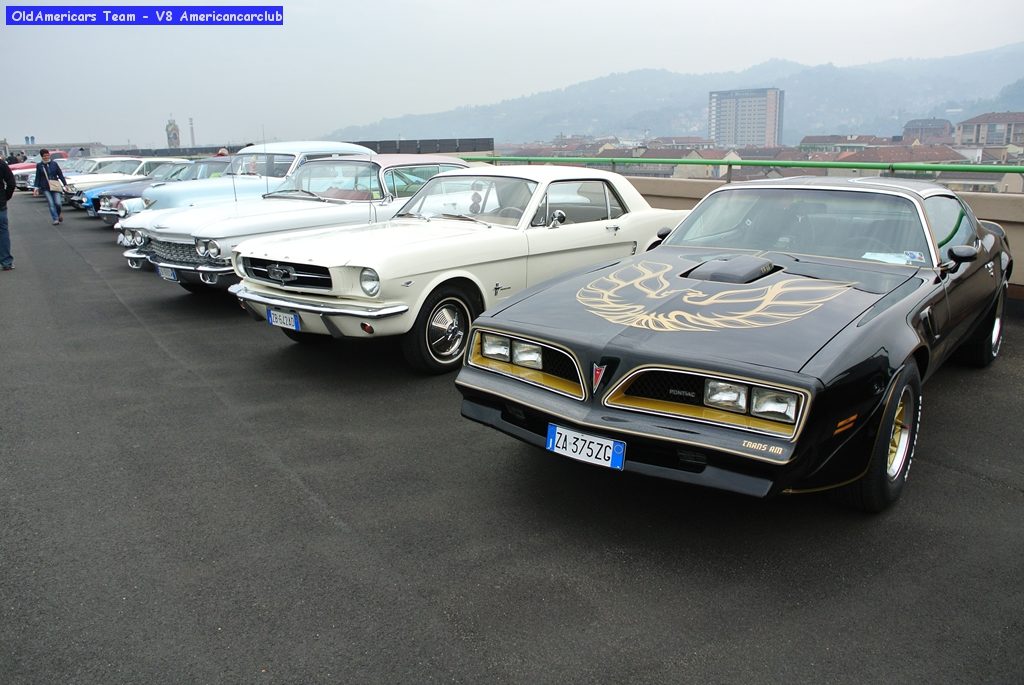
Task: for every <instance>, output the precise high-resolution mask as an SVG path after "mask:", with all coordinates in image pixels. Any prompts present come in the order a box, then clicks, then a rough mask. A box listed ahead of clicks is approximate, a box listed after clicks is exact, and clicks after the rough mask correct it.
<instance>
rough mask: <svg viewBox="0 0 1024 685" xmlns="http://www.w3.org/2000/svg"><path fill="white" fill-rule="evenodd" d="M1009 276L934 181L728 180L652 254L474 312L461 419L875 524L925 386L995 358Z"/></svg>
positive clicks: (963, 208)
mask: <svg viewBox="0 0 1024 685" xmlns="http://www.w3.org/2000/svg"><path fill="white" fill-rule="evenodd" d="M540 230H557V229H540ZM1012 267H1013V260H1012V257H1011V254H1010V250H1009V247H1008V245H1007V240H1006V235H1005V234H1004V232H1003V230H1002V229H1001V228H1000V227H999V226H998V225H997V224H994V223H991V222H986V221H978V220H977V219H976V217H975V216H974V214H973V212H972V211H971V209H970V207H968V206H967V205H966V204H965V203H964V202H962V201H961V200H960V199H959V198H958V197H957V196H956V195H955V194H954V193H952V192H950V191H949V190H947V189H946V188H943V187H941V186H938V185H933V184H930V183H925V182H919V181H910V180H903V179H896V178H881V177H879V178H858V179H824V178H799V179H789V180H785V181H768V182H752V183H737V184H731V185H726V186H723V187H721V188H719V189H717V190H715V191H714V192H712V193H710V194H708V196H707V197H705V198H704V199H703V200H702V201H701V202H700V203H699V204H698V205H697V206H696V207H695V208H694V210H693V212H692V213H691V214H690V215H689V216H688V217H687V218H686V219H685V220H684V221H683V222H682V223H681V224H680V225H679V226H677V227H676V228H675V229H674V230H673V231H672V232H671V233H670V234H668V235H667V236H666V237H665V239H664V242H663V243H662V244H661V245H659V246H658V247H657V248H656V249H653V250H651V251H649V252H645V253H642V254H638V255H635V256H633V257H630V258H628V259H625V260H622V261H619V262H615V263H612V264H603V265H599V266H595V267H594V268H592V269H589V270H587V271H585V272H577V273H575V274H572V275H569V276H565V277H562V278H559V279H557V280H555V281H550V282H548V283H546V284H543V285H540V286H538V287H536V288H533V289H530V290H526V291H523V292H522V293H520V294H519V295H518V296H516V297H513V298H510V301H509V302H507V303H504V304H503V305H502V306H501V307H497V308H493V309H491V310H490V311H487V312H485V313H484V314H483V315H481V316H480V317H479V318H478V319H477V320H476V321H475V322H474V325H473V328H472V330H471V332H470V335H471V340H470V344H469V345H468V346H467V351H466V357H465V364H464V366H463V368H462V370H461V371H460V373H459V375H458V378H457V379H456V384H457V387H458V389H459V391H460V392H461V393H462V396H463V402H462V414H463V416H465V417H467V418H469V419H472V420H474V421H478V422H480V423H483V424H486V425H489V426H492V427H494V428H496V429H498V430H500V431H502V432H504V433H507V434H508V435H511V436H512V437H515V438H518V439H520V440H523V441H525V442H528V443H530V444H533V445H536V446H538V447H541V448H544V449H546V450H548V451H551V452H553V453H555V454H558V455H562V456H564V457H568V458H572V459H577V460H579V461H583V462H587V463H589V464H593V465H596V466H600V467H606V468H612V469H619V470H626V471H634V472H637V473H643V474H647V475H651V476H657V477H661V478H668V479H673V480H677V481H683V482H686V483H693V484H698V485H704V486H708V487H713V488H720V489H723V490H730V491H734V492H740V493H745V494H748V495H753V496H758V497H764V496H769V495H774V494H778V493H798V492H813V491H820V490H835V491H836V494H837V495H838V496H839V497H840V499H842V500H845V501H846V502H848V503H850V504H852V505H853V506H856V507H859V508H861V509H864V510H866V511H880V510H882V509H884V508H886V507H887V506H889V505H890V504H892V503H893V502H895V501H896V499H897V498H898V497H899V496H900V493H901V491H902V489H903V487H904V484H905V482H906V479H907V474H908V472H909V469H910V464H911V461H912V459H913V456H914V446H915V443H916V441H917V432H918V428H919V425H920V421H921V386H922V383H923V382H924V381H925V380H927V379H928V377H929V376H930V375H931V374H932V373H934V372H935V370H936V369H937V368H938V367H939V365H940V364H942V363H943V362H944V361H945V360H946V359H948V358H950V357H953V356H957V357H959V358H961V359H962V360H963V361H965V362H967V363H969V364H972V365H975V366H979V367H984V366H987V365H988V364H990V363H991V362H992V361H993V360H994V359H995V358H996V356H997V355H998V353H999V346H1000V343H1001V341H1002V313H1003V303H1004V300H1005V297H1006V291H1007V283H1008V281H1009V277H1010V272H1011V269H1012Z"/></svg>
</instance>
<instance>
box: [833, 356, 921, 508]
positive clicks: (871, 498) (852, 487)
mask: <svg viewBox="0 0 1024 685" xmlns="http://www.w3.org/2000/svg"><path fill="white" fill-rule="evenodd" d="M920 424H921V374H920V372H919V371H918V370H917V364H916V363H915V362H914V361H913V360H912V359H908V360H907V363H906V366H904V367H903V370H902V371H900V374H899V377H898V378H897V379H896V382H895V384H894V385H893V389H892V393H891V394H890V395H889V399H888V401H887V403H886V405H885V409H884V410H883V412H882V422H881V423H880V424H879V426H878V435H877V436H876V438H875V444H874V446H873V447H872V449H871V459H870V461H869V462H868V468H867V472H866V473H865V474H864V476H863V477H862V478H861V479H860V480H858V481H856V482H854V483H850V484H849V485H847V486H845V487H843V488H841V489H840V490H838V491H837V492H836V495H837V497H838V498H839V499H840V500H841V501H842V502H844V503H845V504H848V505H850V506H853V507H855V508H857V509H860V510H861V511H866V512H871V513H877V512H880V511H883V510H885V509H887V508H888V507H890V506H892V505H893V504H894V503H895V502H896V500H898V499H899V498H900V495H901V494H902V493H903V487H904V485H905V484H906V482H907V476H908V475H909V473H910V465H911V463H912V462H913V460H914V448H915V447H916V446H917V431H918V428H919V426H920Z"/></svg>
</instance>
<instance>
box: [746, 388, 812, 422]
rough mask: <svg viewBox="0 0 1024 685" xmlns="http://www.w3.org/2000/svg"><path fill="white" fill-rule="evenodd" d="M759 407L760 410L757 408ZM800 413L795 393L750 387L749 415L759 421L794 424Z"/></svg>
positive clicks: (798, 400)
mask: <svg viewBox="0 0 1024 685" xmlns="http://www.w3.org/2000/svg"><path fill="white" fill-rule="evenodd" d="M759 405H760V407H761V408H760V409H759V408H758V406H759ZM780 405H781V410H780ZM799 411H800V396H799V395H797V394H796V393H795V392H789V391H787V390H778V389H776V388H765V387H761V386H757V385H755V386H752V387H751V388H750V415H751V416H756V417H757V418H759V419H767V420H769V421H779V422H780V423H796V417H797V413H798V412H799Z"/></svg>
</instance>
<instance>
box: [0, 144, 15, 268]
mask: <svg viewBox="0 0 1024 685" xmlns="http://www.w3.org/2000/svg"><path fill="white" fill-rule="evenodd" d="M0 185H2V186H3V187H2V188H0V190H2V192H0V270H2V271H10V270H11V269H13V268H14V257H12V256H11V232H10V231H9V230H8V226H7V201H8V200H10V199H11V198H12V197H14V174H12V173H11V168H10V167H9V166H7V162H5V161H3V160H2V159H0Z"/></svg>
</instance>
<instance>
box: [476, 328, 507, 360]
mask: <svg viewBox="0 0 1024 685" xmlns="http://www.w3.org/2000/svg"><path fill="white" fill-rule="evenodd" d="M481 338H482V339H481V341H480V354H481V355H483V356H484V357H487V358H488V359H497V360H498V361H501V362H507V361H512V356H511V352H510V349H511V341H510V340H509V339H508V338H507V337H506V336H504V335H495V334H494V333H484V334H483V335H482V336H481Z"/></svg>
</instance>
